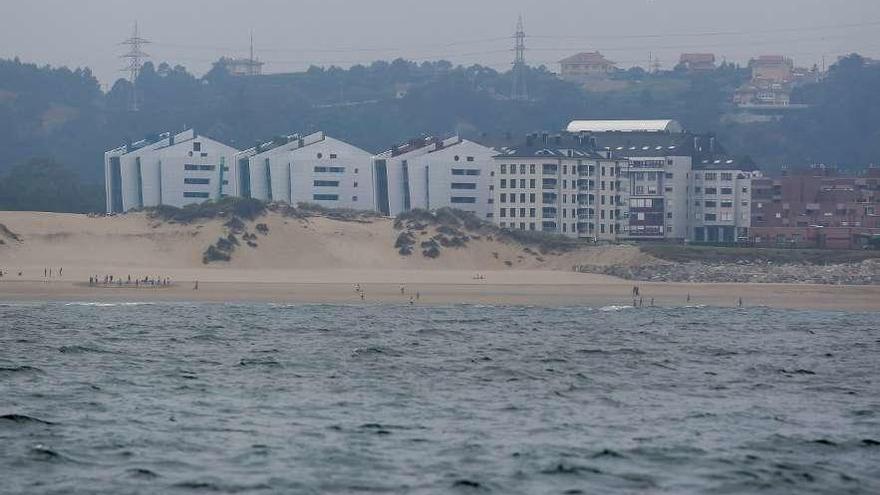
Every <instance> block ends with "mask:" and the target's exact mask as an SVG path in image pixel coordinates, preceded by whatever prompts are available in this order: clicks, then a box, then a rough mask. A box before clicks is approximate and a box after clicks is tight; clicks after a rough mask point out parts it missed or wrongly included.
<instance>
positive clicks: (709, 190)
mask: <svg viewBox="0 0 880 495" xmlns="http://www.w3.org/2000/svg"><path fill="white" fill-rule="evenodd" d="M706 194H718V189H716V188H714V187H707V188H706Z"/></svg>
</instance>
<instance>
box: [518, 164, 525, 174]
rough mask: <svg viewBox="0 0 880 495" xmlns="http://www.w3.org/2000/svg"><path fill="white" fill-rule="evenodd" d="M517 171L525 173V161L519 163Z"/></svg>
mask: <svg viewBox="0 0 880 495" xmlns="http://www.w3.org/2000/svg"><path fill="white" fill-rule="evenodd" d="M519 173H521V174H524V173H526V164H525V163H520V164H519Z"/></svg>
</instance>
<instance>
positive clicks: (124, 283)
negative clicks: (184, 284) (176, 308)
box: [89, 275, 172, 288]
mask: <svg viewBox="0 0 880 495" xmlns="http://www.w3.org/2000/svg"><path fill="white" fill-rule="evenodd" d="M171 285H172V282H171V278H169V277H159V276H157V277H150V276H145V277H144V278H137V277H135V278H134V279H132V278H131V275H129V276H128V277H126V278H125V280H123V279H122V277H117V276H115V275H104V277H103V278H102V277H99V276H98V275H94V276H91V277H89V287H134V288H141V287H148V288H155V287H170V286H171Z"/></svg>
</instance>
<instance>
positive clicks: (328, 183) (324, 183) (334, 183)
mask: <svg viewBox="0 0 880 495" xmlns="http://www.w3.org/2000/svg"><path fill="white" fill-rule="evenodd" d="M313 184H314V186H315V187H339V181H338V180H316V181H315V182H314V183H313Z"/></svg>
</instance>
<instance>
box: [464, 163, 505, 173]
mask: <svg viewBox="0 0 880 495" xmlns="http://www.w3.org/2000/svg"><path fill="white" fill-rule="evenodd" d="M452 173H453V174H455V170H453V171H452ZM501 173H502V174H506V173H507V165H506V164H504V163H502V164H501Z"/></svg>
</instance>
